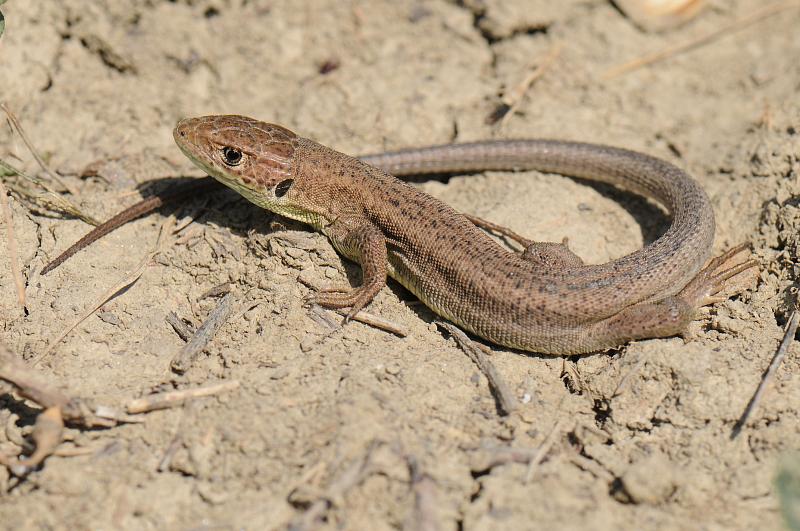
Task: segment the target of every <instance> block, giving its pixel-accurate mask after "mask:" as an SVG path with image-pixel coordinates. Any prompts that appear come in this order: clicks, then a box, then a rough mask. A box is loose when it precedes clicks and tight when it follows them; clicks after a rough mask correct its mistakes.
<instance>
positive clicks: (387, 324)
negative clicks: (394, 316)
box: [335, 308, 408, 337]
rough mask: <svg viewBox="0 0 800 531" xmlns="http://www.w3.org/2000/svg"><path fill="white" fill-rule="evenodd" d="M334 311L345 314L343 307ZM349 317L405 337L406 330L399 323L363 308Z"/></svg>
mask: <svg viewBox="0 0 800 531" xmlns="http://www.w3.org/2000/svg"><path fill="white" fill-rule="evenodd" d="M335 311H336V313H338V314H339V315H343V316H347V310H345V309H343V308H342V309H338V310H335ZM351 319H352V320H353V321H358V322H359V323H363V324H365V325H369V326H371V327H373V328H377V329H378V330H383V331H385V332H390V333H392V334H394V335H396V336H399V337H406V336H407V335H408V330H407V329H405V328H404V327H402V326H400V325H399V324H397V323H395V322H393V321H389V320H388V319H384V318H383V317H379V316H377V315H375V314H373V313H369V312H366V311H364V310H361V311H359V312H358V313H357V314H355V315H354V316H353V317H351Z"/></svg>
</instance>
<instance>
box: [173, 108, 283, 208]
mask: <svg viewBox="0 0 800 531" xmlns="http://www.w3.org/2000/svg"><path fill="white" fill-rule="evenodd" d="M172 134H173V137H174V138H175V143H177V144H178V147H180V149H181V151H183V153H184V154H185V155H186V156H187V157H189V159H190V160H191V161H192V162H194V163H195V164H196V165H197V166H199V167H200V168H201V169H203V170H204V171H205V172H206V173H208V174H209V175H210V176H212V177H214V178H215V179H217V180H218V181H220V182H221V183H223V184H225V185H226V186H229V187H230V188H233V189H234V190H236V191H237V192H239V193H240V194H241V195H243V196H244V197H245V198H247V199H248V200H250V201H252V202H253V203H255V204H257V205H259V206H261V207H263V208H266V209H268V210H272V211H274V212H277V213H279V214H284V215H288V216H289V217H296V216H292V211H291V210H292V206H291V197H290V196H291V194H290V193H289V192H290V191H291V189H292V184H293V183H294V173H295V172H294V167H293V161H294V152H295V148H296V147H297V139H298V137H297V135H295V134H294V133H293V132H291V131H289V130H288V129H286V128H284V127H281V126H279V125H274V124H268V123H264V122H259V121H258V120H254V119H252V118H247V117H245V116H236V115H224V116H203V117H200V118H186V119H184V120H181V121H180V122H178V124H177V125H176V126H175V130H174V131H173V133H172Z"/></svg>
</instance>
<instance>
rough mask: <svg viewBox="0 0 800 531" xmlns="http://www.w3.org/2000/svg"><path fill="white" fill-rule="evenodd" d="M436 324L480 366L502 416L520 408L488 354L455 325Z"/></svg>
mask: <svg viewBox="0 0 800 531" xmlns="http://www.w3.org/2000/svg"><path fill="white" fill-rule="evenodd" d="M436 324H437V325H438V326H439V327H441V328H444V329H445V330H447V332H448V333H449V334H450V335H451V336H453V339H455V340H456V343H458V346H459V347H461V350H463V351H464V353H465V354H466V355H467V356H469V358H470V359H471V360H472V361H473V362H474V363H475V365H477V366H478V368H479V369H480V370H481V372H482V373H483V374H484V376H486V379H487V380H488V381H489V387H490V389H491V390H492V393H493V394H494V396H495V398H496V399H497V405H498V406H499V409H500V414H501V415H509V414H510V413H511V412H513V411H514V410H515V409H517V407H518V403H517V399H516V398H515V397H514V393H513V392H512V391H511V389H510V388H509V387H508V384H507V383H506V381H505V380H504V379H503V378H502V377H501V376H500V373H499V372H498V370H497V369H496V368H495V366H494V364H493V363H492V362H491V361H490V360H489V358H488V357H487V356H486V354H485V353H484V352H483V349H481V347H480V345H478V344H477V343H475V342H474V341H472V340H471V339H470V338H469V337H467V334H465V333H464V332H462V331H461V329H460V328H458V327H457V326H455V325H452V324H450V323H446V322H444V321H436Z"/></svg>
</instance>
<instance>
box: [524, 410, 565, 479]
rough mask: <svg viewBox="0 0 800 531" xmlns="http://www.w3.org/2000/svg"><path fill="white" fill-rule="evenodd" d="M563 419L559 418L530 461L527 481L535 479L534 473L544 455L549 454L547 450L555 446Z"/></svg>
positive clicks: (526, 475)
mask: <svg viewBox="0 0 800 531" xmlns="http://www.w3.org/2000/svg"><path fill="white" fill-rule="evenodd" d="M561 421H562V419H558V420H557V421H556V423H555V425H554V426H553V429H552V430H550V433H548V434H547V437H545V439H544V442H543V443H542V445H541V446H540V447H539V451H538V452H536V455H535V456H534V458H533V459H531V462H530V463H528V473H527V474H525V483H530V482H531V480H532V479H533V477H534V475H536V471H537V470H538V469H539V465H540V464H541V463H542V461H543V460H544V456H546V455H547V452H549V451H550V448H552V447H553V443H554V442H555V441H556V435H558V434H560V433H561Z"/></svg>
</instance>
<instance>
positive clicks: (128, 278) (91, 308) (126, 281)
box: [33, 216, 175, 366]
mask: <svg viewBox="0 0 800 531" xmlns="http://www.w3.org/2000/svg"><path fill="white" fill-rule="evenodd" d="M174 224H175V217H174V216H170V217H168V218H167V219H166V220H164V223H162V224H161V231H160V232H159V235H158V241H156V245H155V247H154V248H153V250H152V251H150V252H149V253H147V255H146V256H145V257H144V258H142V260H141V261H140V262H139V263H138V264H137V265H136V267H135V268H134V269H133V270H131V271H129V272H128V273H126V274H125V275H124V276H123V277H122V278H121V279H120V280H119V282H117V283H116V284H114V285H113V286H111V288H109V289H108V290H106V291H105V292H103V294H102V295H100V296H99V297H98V298H97V299H95V300H94V301H92V303H90V304H89V305H88V306H86V308H85V309H84V311H83V312H82V313H81V314H80V315H78V317H76V318H75V320H74V321H72V323H70V324H69V326H67V327H66V328H65V329H64V330H63V331H62V332H61V333H60V334H59V335H58V336H57V337H56V338H55V339H54V340H53V341H51V342H50V346H48V347H47V349H46V350H45V351H44V352H43V353H42V354H41V356H39V357H38V358H37V359H36V360H35V361H34V362H33V365H34V366H35V365H37V364H38V363H39V362H40V361H41V360H42V359H44V358H45V357H47V356H49V355H50V353H52V352H53V350H54V349H55V348H56V346H58V344H59V343H60V342H61V340H62V339H64V338H65V337H67V335H68V334H69V333H70V332H72V330H74V329H75V327H76V326H78V325H79V324H81V323H82V322H83V321H84V320H86V318H87V317H89V316H90V315H92V314H93V313H94V312H95V311H97V309H98V308H100V306H102V305H103V304H105V303H106V302H108V300H109V299H111V298H112V297H114V296H115V295H116V294H117V293H119V292H121V291H122V290H123V289H125V288H127V287H129V286H131V285H133V284H134V283H135V282H136V281H137V280H139V278H140V277H141V276H142V274H144V270H145V269H147V266H148V265H149V264H150V262H151V260H152V259H153V257H154V256H155V255H156V254H158V253H159V252H161V249H162V246H163V244H164V241H165V240H166V237H167V235H168V234H170V232H171V230H172V226H173V225H174Z"/></svg>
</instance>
